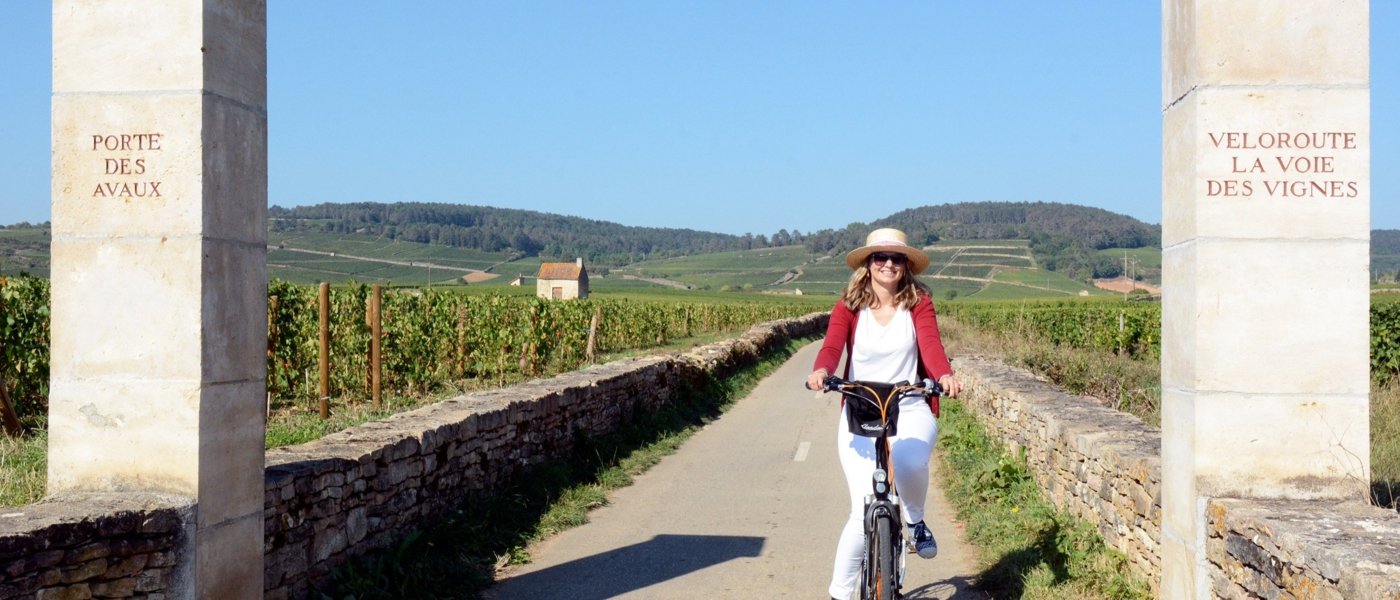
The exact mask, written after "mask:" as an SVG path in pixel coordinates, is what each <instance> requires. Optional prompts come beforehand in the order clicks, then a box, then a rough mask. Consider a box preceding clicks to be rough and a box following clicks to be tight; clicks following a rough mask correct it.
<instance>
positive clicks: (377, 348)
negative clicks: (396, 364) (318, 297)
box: [369, 283, 384, 409]
mask: <svg viewBox="0 0 1400 600" xmlns="http://www.w3.org/2000/svg"><path fill="white" fill-rule="evenodd" d="M383 293H384V292H383V289H382V288H380V287H379V284H377V283H376V284H374V288H373V291H372V292H371V293H370V297H369V387H370V390H369V391H370V399H371V400H372V401H373V402H374V408H376V409H379V408H383V406H384V399H383V396H382V392H381V389H382V385H383V376H384V369H383V363H382V352H383V346H382V338H383V336H384V313H383V306H384V304H383V302H384V296H383Z"/></svg>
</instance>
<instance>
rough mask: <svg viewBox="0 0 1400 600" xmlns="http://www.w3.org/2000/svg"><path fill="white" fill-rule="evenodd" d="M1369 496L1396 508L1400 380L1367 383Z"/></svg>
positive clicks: (1399, 506) (1398, 501)
mask: <svg viewBox="0 0 1400 600" xmlns="http://www.w3.org/2000/svg"><path fill="white" fill-rule="evenodd" d="M1371 490H1372V492H1373V493H1372V494H1371V499H1372V501H1373V502H1374V503H1375V504H1376V505H1377V506H1385V507H1389V508H1393V509H1396V510H1400V382H1394V381H1392V382H1391V383H1390V384H1389V385H1385V386H1379V385H1372V386H1371Z"/></svg>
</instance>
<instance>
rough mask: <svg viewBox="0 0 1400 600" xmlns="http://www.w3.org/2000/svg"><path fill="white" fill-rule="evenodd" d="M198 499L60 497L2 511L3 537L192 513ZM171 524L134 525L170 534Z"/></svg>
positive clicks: (130, 494) (136, 495) (135, 495)
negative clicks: (88, 523) (146, 516)
mask: <svg viewBox="0 0 1400 600" xmlns="http://www.w3.org/2000/svg"><path fill="white" fill-rule="evenodd" d="M193 506H194V499H193V498H190V497H188V496H180V495H176V494H154V493H148V492H92V493H74V494H58V495H54V496H49V497H47V498H44V499H43V500H41V501H39V502H35V503H34V504H26V505H24V506H16V507H9V508H0V535H15V534H24V533H31V532H35V531H39V530H42V529H45V528H48V527H53V526H58V525H67V524H73V523H81V522H86V521H91V520H93V519H94V518H99V516H100V518H107V519H115V520H122V519H129V518H132V517H134V516H137V515H142V514H146V513H164V514H170V515H180V514H183V513H185V512H187V511H190V510H192V508H193ZM177 523H178V521H172V522H171V523H165V522H163V521H161V522H147V521H146V520H144V519H143V520H142V521H140V522H138V523H134V524H132V527H131V528H130V529H129V531H131V532H136V531H138V530H152V531H156V530H159V531H166V530H170V529H174V528H175V527H176V526H177Z"/></svg>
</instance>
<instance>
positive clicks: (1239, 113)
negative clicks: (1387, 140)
mask: <svg viewBox="0 0 1400 600" xmlns="http://www.w3.org/2000/svg"><path fill="white" fill-rule="evenodd" d="M1369 34H1370V32H1369V7H1368V5H1367V2H1366V1H1365V0H1336V1H1330V2H1277V1H1275V0H1163V2H1162V46H1163V52H1162V105H1163V134H1162V138H1163V139H1162V143H1163V168H1162V195H1163V226H1162V249H1163V267H1162V272H1163V301H1162V321H1163V323H1162V478H1163V482H1162V487H1163V497H1162V508H1163V523H1162V570H1163V581H1162V592H1161V595H1162V597H1163V598H1206V597H1209V596H1210V589H1211V582H1210V581H1209V580H1208V577H1207V576H1206V574H1205V573H1206V571H1205V569H1204V565H1205V548H1204V544H1205V539H1206V535H1205V524H1206V519H1205V514H1204V510H1205V509H1204V498H1209V497H1243V498H1294V499H1309V498H1352V499H1358V500H1359V499H1362V498H1364V497H1365V493H1366V486H1367V482H1368V481H1369V479H1370V477H1369V476H1370V464H1369V456H1370V450H1369V448H1370V440H1369V414H1368V413H1369V404H1368V394H1369V381H1368V371H1369V359H1368V357H1369V339H1370V337H1369V329H1368V321H1369V312H1368V311H1369V302H1370V294H1369V285H1368V284H1369V265H1368V262H1369V243H1370V201H1371V185H1370V114H1369V106H1370V80H1369V72H1370V68H1369V53H1370V49H1369Z"/></svg>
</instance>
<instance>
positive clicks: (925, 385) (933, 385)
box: [804, 375, 943, 396]
mask: <svg viewBox="0 0 1400 600" xmlns="http://www.w3.org/2000/svg"><path fill="white" fill-rule="evenodd" d="M852 385H859V384H858V383H857V382H854V381H850V380H846V379H842V378H840V377H837V376H835V375H827V376H826V378H824V379H822V389H821V391H823V392H837V391H841V390H842V388H844V387H847V386H852ZM804 387H805V384H804ZM907 390H919V391H921V392H923V393H924V394H925V395H928V396H942V395H943V386H942V385H941V384H939V383H938V382H937V381H934V380H932V379H929V378H927V377H925V378H924V380H923V381H922V382H920V384H919V385H901V386H896V387H895V391H907Z"/></svg>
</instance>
